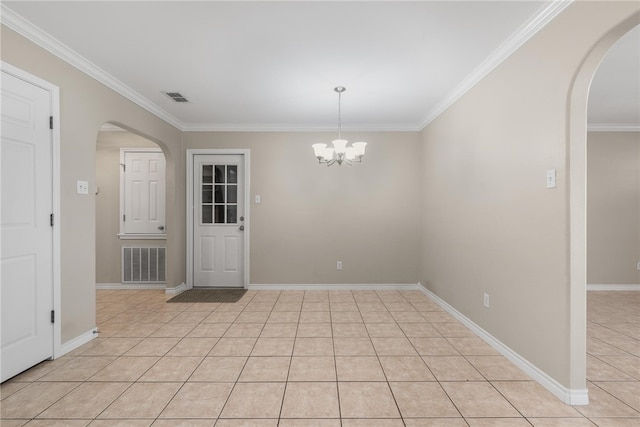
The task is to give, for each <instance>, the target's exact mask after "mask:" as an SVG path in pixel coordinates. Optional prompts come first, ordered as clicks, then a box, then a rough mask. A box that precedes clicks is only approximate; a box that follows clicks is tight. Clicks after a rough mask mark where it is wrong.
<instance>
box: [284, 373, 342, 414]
mask: <svg viewBox="0 0 640 427" xmlns="http://www.w3.org/2000/svg"><path fill="white" fill-rule="evenodd" d="M280 417H281V418H339V417H340V409H339V407H338V389H337V384H336V383H335V382H293V383H287V388H286V391H285V395H284V403H283V405H282V414H281V415H280Z"/></svg>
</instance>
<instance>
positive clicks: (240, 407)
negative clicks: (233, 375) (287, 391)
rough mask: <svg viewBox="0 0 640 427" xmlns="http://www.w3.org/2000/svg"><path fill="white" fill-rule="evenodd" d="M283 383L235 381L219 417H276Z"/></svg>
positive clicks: (281, 396) (278, 411)
mask: <svg viewBox="0 0 640 427" xmlns="http://www.w3.org/2000/svg"><path fill="white" fill-rule="evenodd" d="M284 386H285V383H237V384H236V385H235V387H234V389H233V391H232V392H231V396H229V400H228V401H227V404H226V405H225V406H224V409H223V410H222V414H221V415H220V418H278V417H279V415H280V407H281V405H282V398H283V396H284Z"/></svg>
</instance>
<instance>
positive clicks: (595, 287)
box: [587, 284, 640, 291]
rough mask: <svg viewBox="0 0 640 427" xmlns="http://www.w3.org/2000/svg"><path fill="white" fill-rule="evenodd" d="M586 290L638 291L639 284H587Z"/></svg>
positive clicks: (639, 289) (639, 288)
mask: <svg viewBox="0 0 640 427" xmlns="http://www.w3.org/2000/svg"><path fill="white" fill-rule="evenodd" d="M587 291H640V284H629V285H624V284H612V285H606V284H587Z"/></svg>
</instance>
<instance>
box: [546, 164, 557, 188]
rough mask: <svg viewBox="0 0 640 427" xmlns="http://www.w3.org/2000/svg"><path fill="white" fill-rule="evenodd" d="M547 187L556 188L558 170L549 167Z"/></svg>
mask: <svg viewBox="0 0 640 427" xmlns="http://www.w3.org/2000/svg"><path fill="white" fill-rule="evenodd" d="M547 188H556V170H555V169H549V170H548V171H547Z"/></svg>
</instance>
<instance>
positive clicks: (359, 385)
mask: <svg viewBox="0 0 640 427" xmlns="http://www.w3.org/2000/svg"><path fill="white" fill-rule="evenodd" d="M338 390H339V397H340V411H341V413H342V417H343V418H400V413H399V412H398V408H397V406H396V403H395V400H394V399H393V395H392V394H391V390H390V389H389V385H388V384H387V383H386V382H339V383H338Z"/></svg>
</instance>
